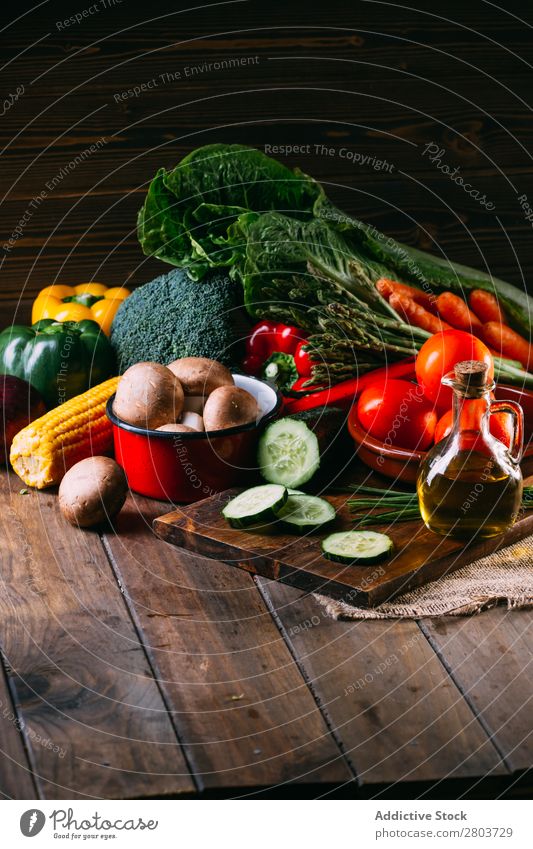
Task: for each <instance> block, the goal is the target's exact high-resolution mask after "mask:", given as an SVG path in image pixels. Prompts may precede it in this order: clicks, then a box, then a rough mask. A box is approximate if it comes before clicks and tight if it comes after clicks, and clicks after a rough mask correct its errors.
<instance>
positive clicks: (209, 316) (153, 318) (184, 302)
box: [111, 269, 244, 373]
mask: <svg viewBox="0 0 533 849" xmlns="http://www.w3.org/2000/svg"><path fill="white" fill-rule="evenodd" d="M240 295H241V293H240V291H239V287H238V286H237V285H236V284H235V283H233V282H232V281H231V280H229V278H228V277H227V276H225V275H221V274H212V275H210V276H209V277H208V278H207V279H206V280H205V281H204V282H203V283H202V285H201V286H199V285H198V284H197V283H194V282H193V281H192V280H191V279H190V278H189V277H188V276H187V275H186V273H185V272H184V271H181V270H178V269H175V270H174V271H171V272H169V273H168V274H163V275H161V277H157V278H156V279H155V280H152V281H151V282H150V283H146V284H145V285H144V286H141V287H140V288H139V289H135V291H134V292H132V294H131V295H130V296H129V297H128V298H126V300H125V301H123V303H122V305H121V306H120V307H119V309H118V312H117V314H116V316H115V318H114V320H113V324H112V326H111V344H112V346H113V348H114V349H115V352H116V356H117V362H118V365H119V372H120V373H122V372H123V371H125V370H126V369H127V368H129V366H131V365H134V363H138V362H145V361H149V362H156V363H162V364H163V365H167V364H168V363H170V362H172V361H173V360H176V359H178V358H180V357H209V358H210V359H213V360H218V361H219V362H222V363H224V364H226V365H230V364H231V363H232V362H233V361H235V360H236V359H238V351H237V350H236V345H235V340H236V339H239V338H242V337H243V335H244V334H243V332H242V330H240V329H239V327H238V322H239V318H240V312H241V311H240V310H239V304H240Z"/></svg>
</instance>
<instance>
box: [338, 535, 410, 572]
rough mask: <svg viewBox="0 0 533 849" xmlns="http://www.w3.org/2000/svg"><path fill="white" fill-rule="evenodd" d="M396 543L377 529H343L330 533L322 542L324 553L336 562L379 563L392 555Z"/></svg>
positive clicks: (363, 564)
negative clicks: (339, 531) (336, 532)
mask: <svg viewBox="0 0 533 849" xmlns="http://www.w3.org/2000/svg"><path fill="white" fill-rule="evenodd" d="M393 548H394V545H393V542H392V540H391V538H390V537H388V536H387V534H378V533H377V532H376V531H343V532H341V533H338V534H330V535H329V537H326V539H325V540H324V541H323V542H322V554H323V555H324V557H326V558H327V559H328V560H333V561H335V563H346V564H350V563H359V564H360V565H361V566H366V565H367V564H368V565H370V564H371V563H377V562H378V561H380V560H385V558H387V557H390V556H391V554H392V551H393Z"/></svg>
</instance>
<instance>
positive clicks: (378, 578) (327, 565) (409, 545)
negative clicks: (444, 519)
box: [154, 467, 533, 607]
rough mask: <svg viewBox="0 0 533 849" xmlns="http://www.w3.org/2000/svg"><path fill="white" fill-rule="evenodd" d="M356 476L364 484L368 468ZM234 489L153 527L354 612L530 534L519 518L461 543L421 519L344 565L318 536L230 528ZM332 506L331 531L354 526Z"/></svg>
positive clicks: (343, 509)
mask: <svg viewBox="0 0 533 849" xmlns="http://www.w3.org/2000/svg"><path fill="white" fill-rule="evenodd" d="M356 476H360V477H361V479H362V478H363V477H364V478H365V479H368V469H366V467H364V468H362V469H360V468H356V469H355V470H354V474H353V475H352V479H355V477H356ZM239 491H240V490H239V489H229V490H226V491H225V492H222V493H218V494H217V495H213V496H211V497H209V498H205V499H204V500H202V501H198V502H196V503H195V504H190V505H188V506H186V507H179V508H177V509H176V510H173V511H172V512H171V513H168V514H166V515H164V516H161V517H159V518H157V519H156V520H155V522H154V530H155V532H156V533H157V534H158V536H160V537H161V538H162V539H164V540H166V541H167V542H171V543H173V544H174V545H178V546H182V547H184V548H187V549H189V550H190V551H194V552H196V553H197V554H200V555H203V556H205V557H212V558H214V559H216V560H222V561H223V562H225V563H229V564H231V565H232V566H236V567H238V568H239V569H245V570H246V571H248V572H252V573H253V574H256V575H262V576H263V577H266V578H272V579H274V580H276V581H282V582H283V583H285V584H289V585H290V586H293V587H296V588H298V589H302V590H306V591H308V592H319V593H322V594H323V595H328V596H331V597H332V598H337V599H341V600H343V601H348V602H350V603H352V604H355V605H356V606H359V607H375V606H376V605H378V604H381V603H382V602H384V601H390V600H391V599H392V598H394V596H396V595H398V594H399V593H403V592H407V591H408V590H410V589H413V588H414V587H418V586H420V585H422V584H424V583H427V582H428V581H434V580H436V579H437V578H440V577H441V575H444V574H450V573H451V572H453V571H454V570H455V569H459V568H460V567H461V566H464V565H466V564H468V563H472V562H473V561H474V560H477V559H478V558H480V557H484V556H486V555H487V554H491V553H492V552H494V551H497V550H498V549H499V548H503V547H504V546H506V545H510V544H511V543H513V542H516V541H517V540H520V539H523V538H524V537H526V536H528V535H529V534H530V533H532V532H533V514H530V515H523V516H522V517H521V518H520V519H519V521H517V522H516V524H515V525H513V527H512V528H509V529H508V530H507V531H506V532H505V533H504V534H501V535H500V536H498V537H493V538H491V539H484V540H477V541H474V542H473V543H471V544H469V545H463V544H462V543H461V542H458V541H457V540H453V539H451V538H444V537H439V536H437V535H436V534H434V533H432V532H431V531H429V530H428V529H427V528H426V527H425V526H424V524H423V522H422V520H421V519H420V520H418V521H413V522H400V523H396V524H393V525H390V524H387V525H384V526H383V527H382V526H380V525H376V526H375V530H377V531H380V530H383V531H384V532H386V533H387V534H389V535H390V537H391V539H392V541H393V543H394V552H393V554H392V556H391V557H390V558H389V559H388V560H386V561H385V562H383V563H379V564H372V565H370V566H363V565H357V566H351V565H348V566H344V565H342V564H339V563H332V562H331V561H329V560H326V559H325V557H323V556H322V550H321V540H322V537H321V536H319V535H313V534H307V535H306V536H303V537H299V536H296V535H295V534H290V533H283V532H282V531H281V532H280V529H279V528H278V527H269V528H260V529H258V530H254V529H251V528H248V529H247V530H236V529H234V528H231V527H229V525H228V523H227V522H226V520H225V519H224V517H223V516H222V515H221V510H222V507H223V505H224V504H227V502H228V501H229V500H230V499H231V498H233V497H234V496H235V495H236V494H237V493H238V492H239ZM325 497H326V500H327V501H329V502H330V503H331V504H333V506H334V507H335V509H336V511H337V518H336V520H335V523H334V524H332V525H331V526H330V528H329V530H330V531H343V530H350V529H352V528H353V517H352V516H351V514H350V511H349V508H348V507H347V505H346V496H345V495H328V496H325Z"/></svg>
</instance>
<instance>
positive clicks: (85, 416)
mask: <svg viewBox="0 0 533 849" xmlns="http://www.w3.org/2000/svg"><path fill="white" fill-rule="evenodd" d="M118 380H119V379H118V377H112V378H111V379H110V380H106V381H105V382H104V383H100V384H99V385H98V386H93V388H92V389H89V390H88V391H87V392H84V393H83V394H82V395H77V396H76V397H75V398H71V399H70V400H69V401H66V402H65V403H64V404H61V405H60V406H59V407H55V408H54V409H53V410H50V411H49V412H48V413H45V415H44V416H41V418H40V419H36V420H35V421H34V422H32V423H31V424H29V425H28V426H27V427H25V428H23V429H22V430H21V431H19V432H18V433H17V435H16V436H15V438H14V440H13V443H12V445H11V454H10V458H9V459H10V460H11V465H12V466H13V468H14V470H15V471H16V473H17V475H18V476H19V477H20V478H22V480H23V481H24V483H25V484H27V485H28V486H34V487H36V488H37V489H44V487H46V486H53V485H54V484H58V483H60V481H61V479H62V477H63V475H64V474H65V472H67V471H68V470H69V469H70V468H71V466H73V465H74V464H75V463H77V462H79V460H84V459H85V457H90V456H92V455H98V454H106V453H108V452H109V451H111V449H112V447H113V428H112V425H111V422H110V421H109V419H108V418H107V416H106V413H105V407H106V403H107V401H108V399H109V398H110V397H111V395H112V394H113V392H115V391H116V388H117V384H118Z"/></svg>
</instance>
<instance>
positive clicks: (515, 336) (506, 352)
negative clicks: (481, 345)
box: [483, 321, 533, 371]
mask: <svg viewBox="0 0 533 849" xmlns="http://www.w3.org/2000/svg"><path fill="white" fill-rule="evenodd" d="M483 338H484V339H485V342H487V344H488V345H490V346H491V347H492V348H496V350H497V351H499V352H500V353H501V354H502V356H504V357H507V359H509V360H518V362H520V363H522V365H523V367H524V368H525V369H527V370H528V371H533V346H532V345H530V344H529V342H528V341H527V339H524V338H523V337H522V336H520V334H519V333H516V332H515V331H514V330H512V329H511V328H510V327H507V325H506V324H502V323H501V321H488V322H487V323H486V324H484V325H483Z"/></svg>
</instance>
